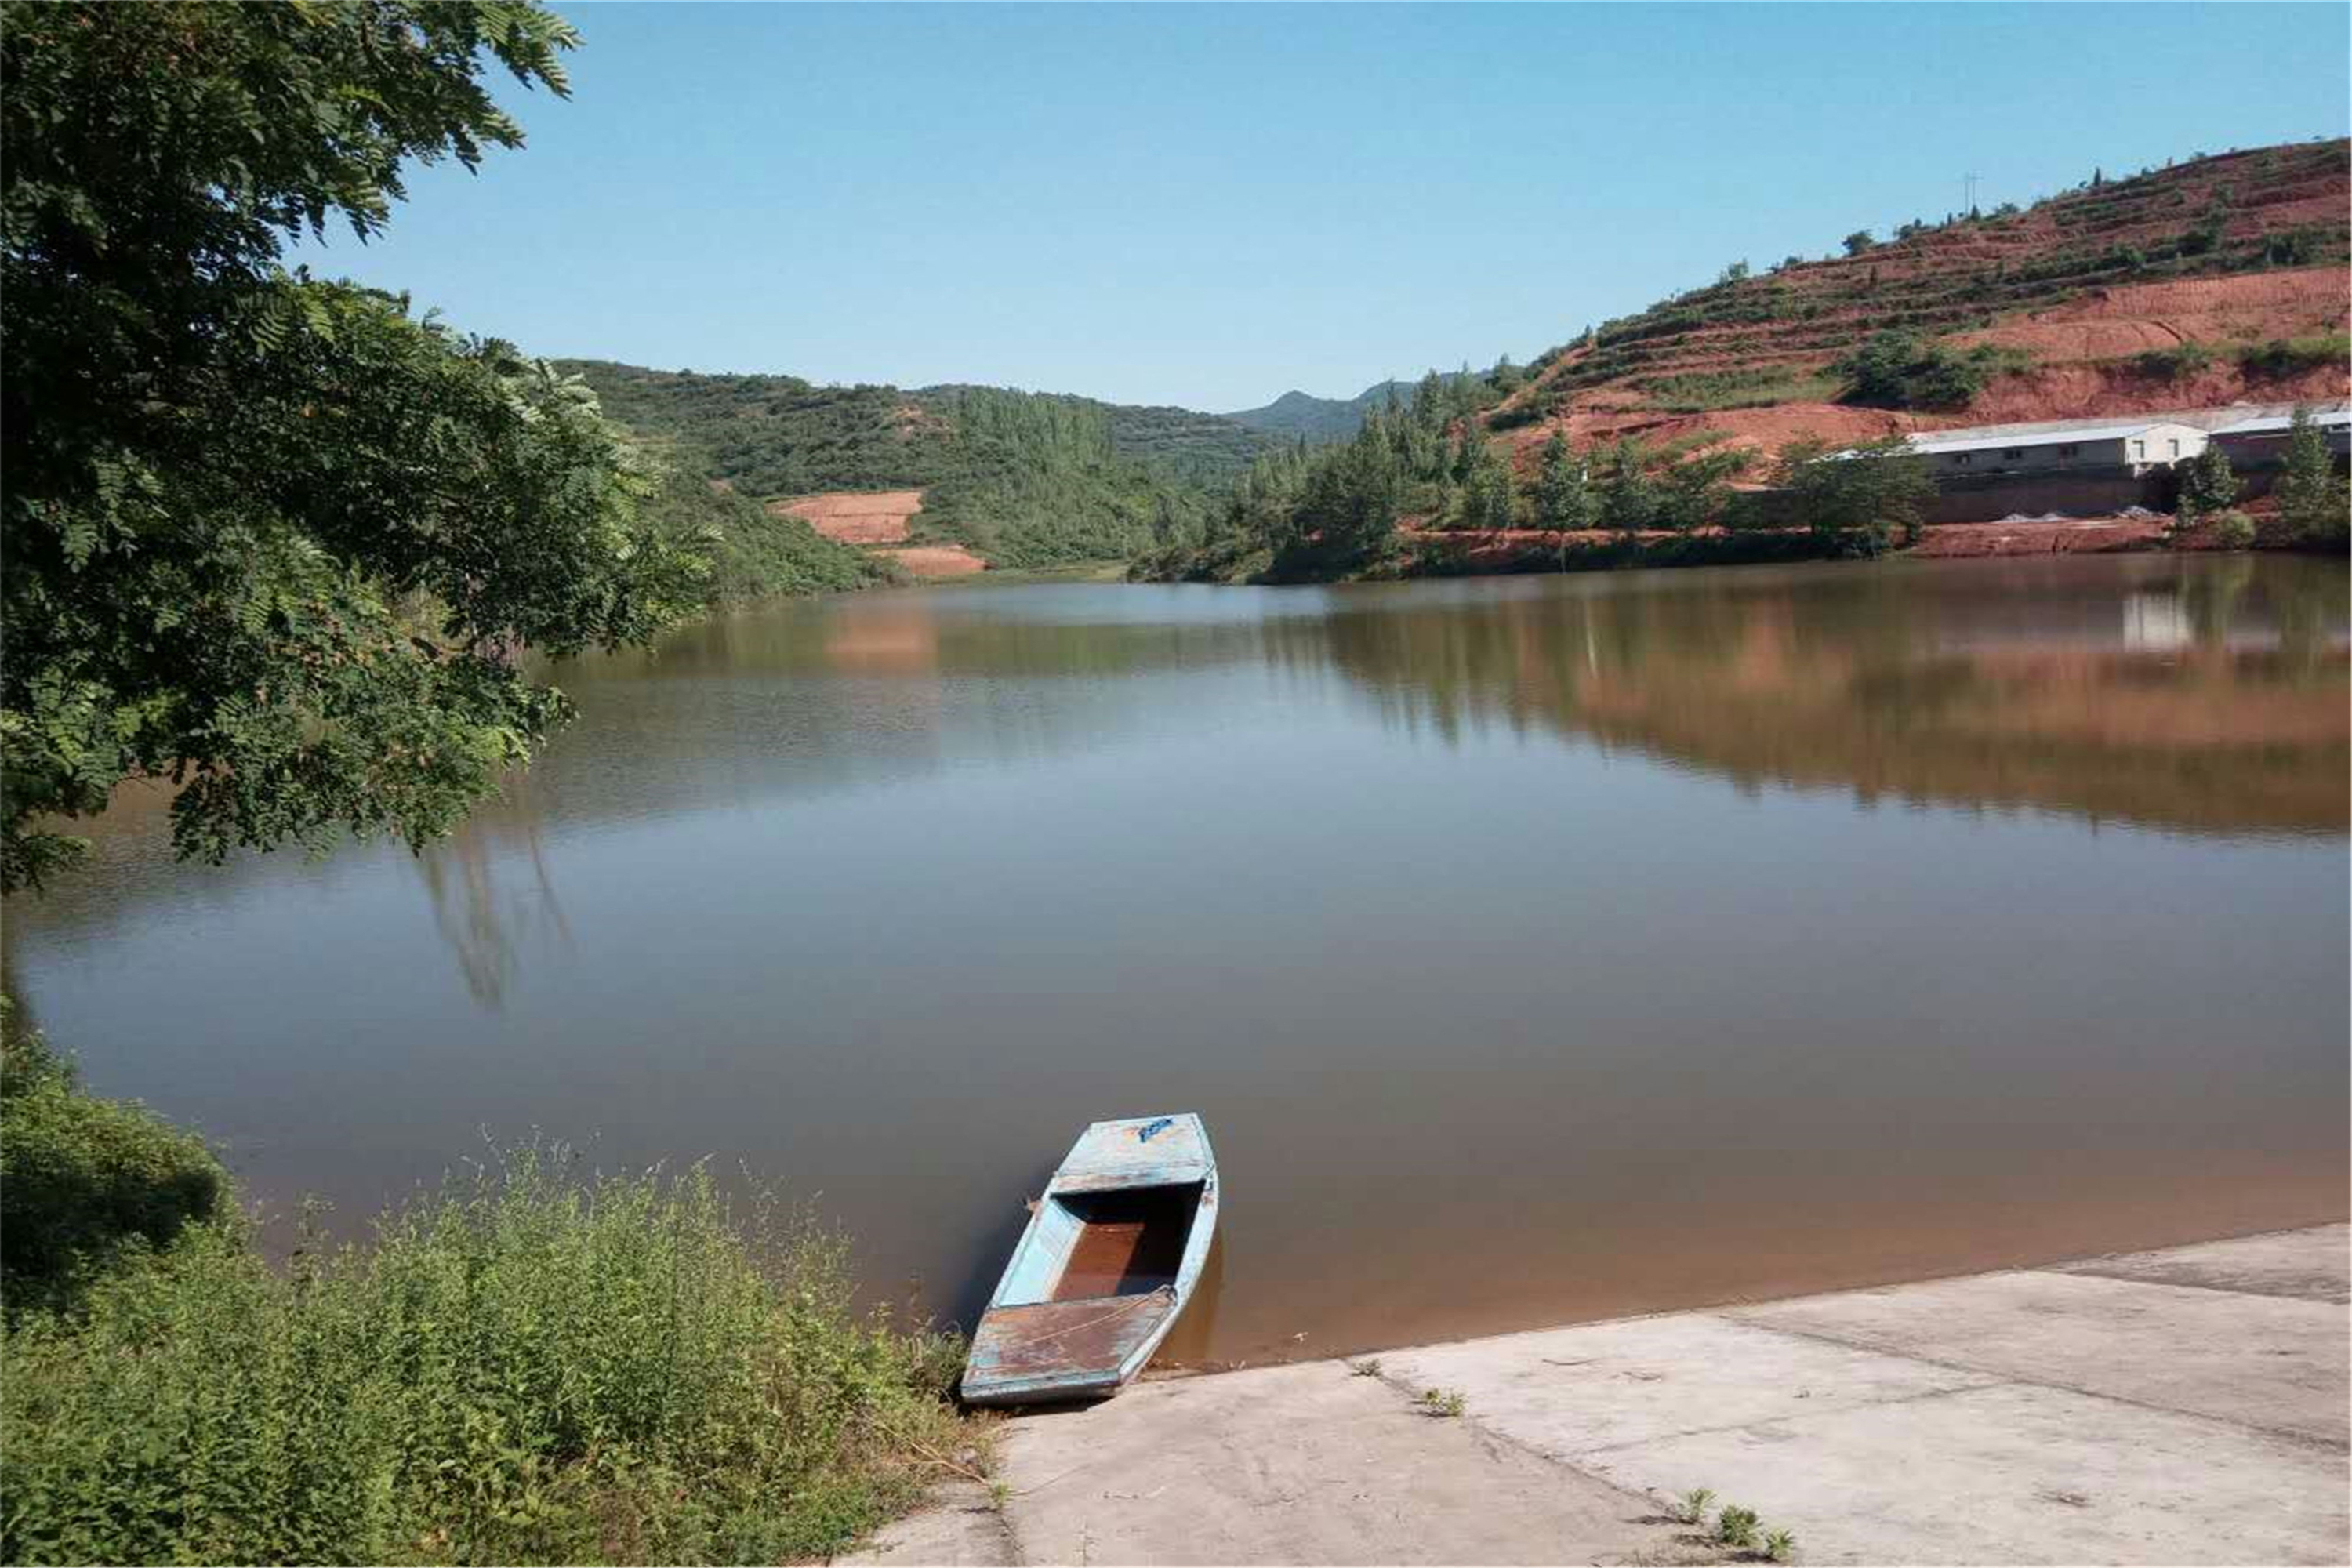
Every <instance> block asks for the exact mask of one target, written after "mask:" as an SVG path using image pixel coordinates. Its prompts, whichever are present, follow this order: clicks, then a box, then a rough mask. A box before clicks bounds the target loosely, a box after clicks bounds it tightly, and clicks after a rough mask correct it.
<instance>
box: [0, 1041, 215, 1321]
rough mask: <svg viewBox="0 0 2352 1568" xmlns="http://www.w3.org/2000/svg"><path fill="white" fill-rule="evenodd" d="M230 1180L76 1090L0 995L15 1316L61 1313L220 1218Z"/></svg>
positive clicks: (6, 1250)
mask: <svg viewBox="0 0 2352 1568" xmlns="http://www.w3.org/2000/svg"><path fill="white" fill-rule="evenodd" d="M227 1188H228V1176H227V1173H226V1172H225V1171H223V1170H222V1169H221V1165H220V1162H219V1161H217V1160H215V1159H214V1158H213V1156H212V1154H211V1152H209V1151H208V1150H206V1149H205V1146H204V1143H203V1142H202V1141H200V1140H198V1139H196V1138H194V1137H192V1136H190V1135H189V1134H187V1133H185V1132H183V1131H179V1130H178V1129H176V1128H173V1127H172V1126H171V1125H169V1124H168V1123H166V1122H165V1121H163V1120H162V1119H160V1118H158V1117H157V1116H155V1115H154V1114H153V1113H152V1112H151V1111H149V1110H146V1109H145V1108H143V1107H142V1106H139V1105H136V1104H133V1103H131V1102H130V1101H126V1100H100V1099H96V1098H93V1097H92V1096H89V1095H87V1094H84V1093H82V1092H81V1089H80V1087H79V1084H77V1083H76V1081H75V1078H74V1072H73V1069H72V1068H70V1067H68V1065H67V1064H66V1063H65V1062H64V1061H62V1060H60V1059H59V1058H58V1056H57V1054H56V1053H55V1052H53V1051H52V1050H50V1048H49V1047H48V1045H47V1042H45V1041H44V1040H43V1039H42V1038H41V1037H40V1036H39V1035H38V1034H37V1033H35V1032H33V1031H30V1030H20V1029H18V1028H17V1027H16V1021H15V1013H14V1006H13V1004H11V1003H10V1002H9V1001H8V999H7V998H5V997H0V1299H5V1306H6V1310H7V1312H8V1314H9V1315H10V1316H11V1317H14V1316H15V1315H16V1314H18V1313H20V1312H23V1311H27V1310H34V1309H36V1308H48V1309H68V1308H70V1307H72V1306H73V1305H74V1304H75V1303H76V1302H77V1300H79V1297H80V1295H81V1292H82V1289H83V1288H84V1287H85V1286H86V1285H87V1283H88V1282H89V1280H90V1279H93V1278H95V1277H96V1276H97V1275H99V1274H100V1273H101V1272H102V1271H103V1270H105V1269H106V1268H109V1267H111V1266H113V1265H114V1264H116V1263H118V1262H120V1261H121V1260H123V1259H124V1258H126V1257H131V1256H136V1255H139V1254H143V1253H146V1252H150V1251H152V1250H156V1249H160V1248H163V1247H169V1246H171V1245H172V1244H173V1242H174V1241H175V1240H176V1239H177V1238H178V1237H179V1236H180V1233H181V1232H182V1230H184V1228H185V1227H187V1226H190V1225H193V1224H197V1223H200V1222H202V1221H205V1220H209V1219H213V1218H215V1217H217V1216H218V1215H220V1214H221V1213H222V1212H223V1210H224V1209H225V1207H226V1193H227Z"/></svg>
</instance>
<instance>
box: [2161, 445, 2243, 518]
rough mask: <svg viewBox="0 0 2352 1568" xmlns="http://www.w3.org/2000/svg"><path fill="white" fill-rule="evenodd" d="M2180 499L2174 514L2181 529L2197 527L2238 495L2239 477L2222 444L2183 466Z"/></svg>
mask: <svg viewBox="0 0 2352 1568" xmlns="http://www.w3.org/2000/svg"><path fill="white" fill-rule="evenodd" d="M2184 468H2185V471H2184V472H2183V473H2182V475H2181V479H2180V500H2179V502H2178V504H2176V505H2175V507H2174V508H2173V514H2174V516H2175V518H2176V519H2177V520H2178V521H2179V526H2180V527H2182V528H2195V527H2196V526H2198V524H2199V523H2200V522H2201V521H2204V520H2205V519H2206V518H2208V517H2210V516H2212V515H2213V514H2214V513H2216V512H2218V511H2220V510H2222V509H2223V508H2224V507H2226V506H2228V505H2229V504H2230V503H2231V501H2233V500H2237V498H2238V476H2237V474H2236V473H2235V472H2234V471H2233V470H2232V469H2231V467H2230V459H2229V457H2228V455H2227V454H2225V453H2224V452H2223V451H2222V450H2221V447H2206V448H2205V449H2204V450H2203V451H2202V452H2200V453H2198V454H2197V456H2195V457H2194V458H2190V459H2189V462H2188V463H2187V464H2186V465H2185V466H2184Z"/></svg>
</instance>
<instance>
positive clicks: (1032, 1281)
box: [998, 1182, 1202, 1307]
mask: <svg viewBox="0 0 2352 1568" xmlns="http://www.w3.org/2000/svg"><path fill="white" fill-rule="evenodd" d="M1201 1189H1202V1184H1201V1183H1199V1182H1187V1183H1183V1184H1180V1185H1171V1186H1156V1187H1116V1188H1111V1189H1109V1190H1107V1191H1099V1192H1081V1193H1057V1194H1049V1195H1048V1196H1047V1197H1046V1198H1045V1205H1044V1207H1043V1208H1041V1209H1040V1210H1039V1211H1038V1215H1037V1226H1036V1230H1035V1232H1034V1246H1033V1247H1032V1248H1031V1249H1030V1250H1031V1256H1030V1257H1028V1258H1023V1259H1021V1260H1020V1263H1019V1265H1018V1266H1016V1268H1015V1270H1014V1273H1015V1278H1014V1279H1013V1282H1012V1288H1011V1289H1009V1290H1008V1291H1007V1292H1006V1293H1005V1295H1004V1296H1003V1299H1002V1300H1000V1302H999V1303H998V1304H999V1305H1001V1306H1008V1307H1009V1306H1017V1305H1024V1304H1028V1303H1033V1302H1039V1301H1081V1300H1100V1299H1102V1298H1104V1297H1110V1296H1142V1295H1148V1294H1150V1292H1152V1291H1154V1290H1158V1289H1161V1288H1162V1287H1164V1286H1170V1285H1173V1284H1174V1283H1175V1282H1176V1274H1177V1270H1178V1269H1179V1268H1181V1265H1182V1263H1183V1259H1184V1244H1185V1242H1186V1241H1187V1240H1188V1239H1189V1238H1190V1237H1191V1236H1192V1222H1193V1219H1194V1217H1195V1216H1196V1215H1198V1213H1199V1211H1200V1206H1201Z"/></svg>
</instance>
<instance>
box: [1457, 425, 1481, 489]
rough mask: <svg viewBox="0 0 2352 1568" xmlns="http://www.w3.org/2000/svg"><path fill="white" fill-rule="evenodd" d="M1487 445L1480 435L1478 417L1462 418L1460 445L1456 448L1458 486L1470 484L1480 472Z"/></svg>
mask: <svg viewBox="0 0 2352 1568" xmlns="http://www.w3.org/2000/svg"><path fill="white" fill-rule="evenodd" d="M1485 454H1486V440H1485V438H1484V437H1481V436H1480V435H1479V433H1478V417H1477V416H1476V415H1475V414H1465V415H1464V416H1462V435H1461V438H1460V444H1459V445H1457V446H1456V447H1454V482H1455V483H1457V484H1465V485H1466V484H1468V483H1469V482H1470V479H1471V477H1472V476H1473V475H1475V473H1477V471H1478V462H1479V459H1480V458H1482V457H1483V456H1484V455H1485Z"/></svg>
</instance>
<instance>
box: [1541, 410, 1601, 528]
mask: <svg viewBox="0 0 2352 1568" xmlns="http://www.w3.org/2000/svg"><path fill="white" fill-rule="evenodd" d="M1593 510H1594V500H1593V494H1592V489H1591V486H1590V485H1588V484H1587V483H1586V482H1585V475H1584V465H1583V463H1582V462H1581V461H1580V460H1579V458H1577V456H1576V454H1575V453H1574V452H1572V451H1570V449H1569V445H1568V437H1567V436H1566V435H1564V434H1563V433H1562V432H1560V431H1558V430H1555V431H1553V432H1552V433H1551V439H1550V440H1549V441H1547V442H1545V443H1544V449H1543V460H1542V466H1541V467H1540V468H1538V470H1537V477H1536V526H1537V527H1538V528H1544V529H1550V530H1553V531H1558V532H1572V531H1577V530H1580V529H1587V528H1591V526H1592V524H1593V521H1594V520H1593Z"/></svg>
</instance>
